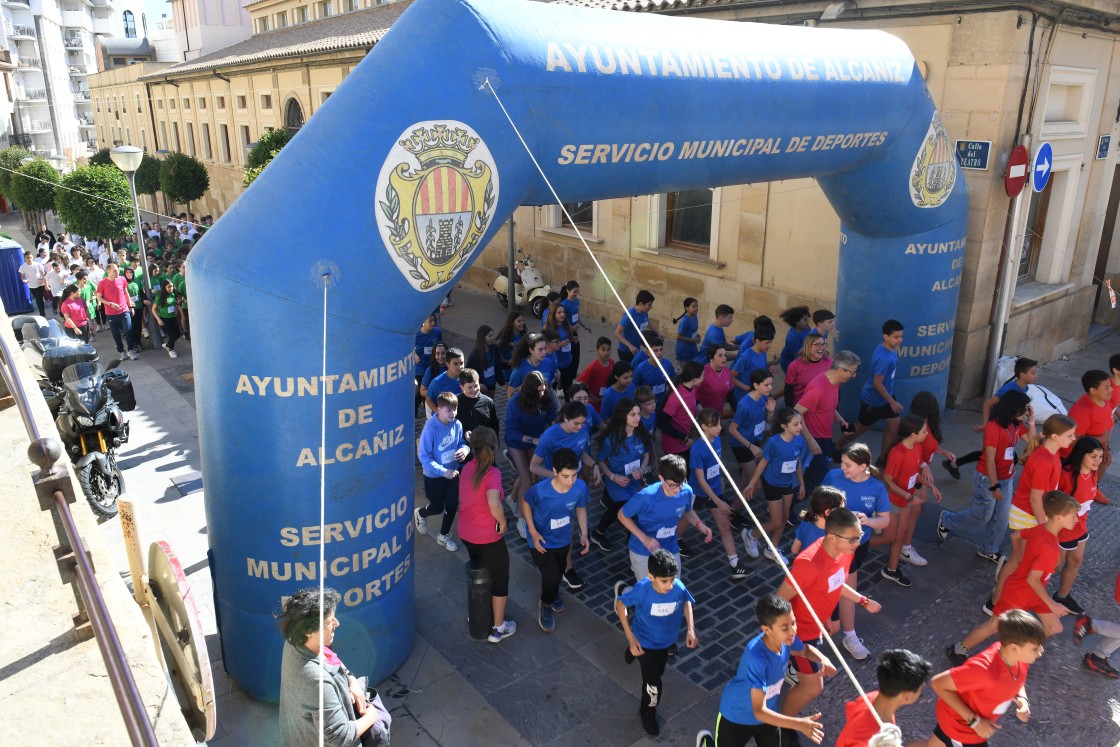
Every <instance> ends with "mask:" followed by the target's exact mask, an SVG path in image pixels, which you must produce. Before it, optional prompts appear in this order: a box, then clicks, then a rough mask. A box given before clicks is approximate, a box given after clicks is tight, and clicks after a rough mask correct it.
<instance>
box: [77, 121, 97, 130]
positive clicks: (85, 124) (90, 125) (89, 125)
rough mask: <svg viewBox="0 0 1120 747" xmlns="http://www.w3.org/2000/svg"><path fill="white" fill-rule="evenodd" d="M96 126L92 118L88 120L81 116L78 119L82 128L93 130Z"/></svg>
mask: <svg viewBox="0 0 1120 747" xmlns="http://www.w3.org/2000/svg"><path fill="white" fill-rule="evenodd" d="M94 126H95V125H94V124H93V120H92V119H91V120H89V121H88V122H87V121H86V120H84V119H80V118H79V119H78V127H81V128H82V129H85V130H92V129H93V128H94Z"/></svg>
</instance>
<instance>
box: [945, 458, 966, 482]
mask: <svg viewBox="0 0 1120 747" xmlns="http://www.w3.org/2000/svg"><path fill="white" fill-rule="evenodd" d="M941 466H942V467H944V468H945V471H946V472H948V473H949V474H950V475H952V476H953V479H954V480H959V479H961V468H960V467H958V466H957V465H955V464H953V463H952V462H950V461H949V460H948V459H943V460H942V461H941Z"/></svg>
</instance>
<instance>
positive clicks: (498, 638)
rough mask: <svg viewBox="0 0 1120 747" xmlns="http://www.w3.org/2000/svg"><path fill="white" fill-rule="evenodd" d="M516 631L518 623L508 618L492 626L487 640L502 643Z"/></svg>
mask: <svg viewBox="0 0 1120 747" xmlns="http://www.w3.org/2000/svg"><path fill="white" fill-rule="evenodd" d="M516 632H517V623H515V622H514V621H513V620H506V621H505V622H503V623H502V624H501V625H499V626H497V627H494V628H490V635H489V636H487V638H486V640H488V641H490V643H501V642H502V641H503V640H505V639H506V638H509V637H510V636H511V635H513V634H514V633H516Z"/></svg>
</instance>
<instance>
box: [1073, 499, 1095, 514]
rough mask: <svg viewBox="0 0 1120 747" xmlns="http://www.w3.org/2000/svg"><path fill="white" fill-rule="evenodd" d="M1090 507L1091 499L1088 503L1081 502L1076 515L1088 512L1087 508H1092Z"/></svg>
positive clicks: (1091, 505)
mask: <svg viewBox="0 0 1120 747" xmlns="http://www.w3.org/2000/svg"><path fill="white" fill-rule="evenodd" d="M1092 507H1093V502H1092V501H1089V502H1088V503H1082V504H1081V508H1080V509H1079V510H1078V511H1077V515H1078V516H1084V515H1085V514H1087V513H1089V509H1090V508H1092Z"/></svg>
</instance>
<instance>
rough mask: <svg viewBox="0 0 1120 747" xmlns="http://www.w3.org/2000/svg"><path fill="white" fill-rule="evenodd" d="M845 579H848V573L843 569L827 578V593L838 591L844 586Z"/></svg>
mask: <svg viewBox="0 0 1120 747" xmlns="http://www.w3.org/2000/svg"><path fill="white" fill-rule="evenodd" d="M847 579H848V572H847V571H845V570H844V569H843V568H841V569H839V570H838V571H836V573H833V574H832V575H831V576H829V577H828V592H829V593H830V594H831V593H832V592H834V591H836V590H837V589H839V588H840V587H841V586H843V585H844V582H845V581H846V580H847Z"/></svg>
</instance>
